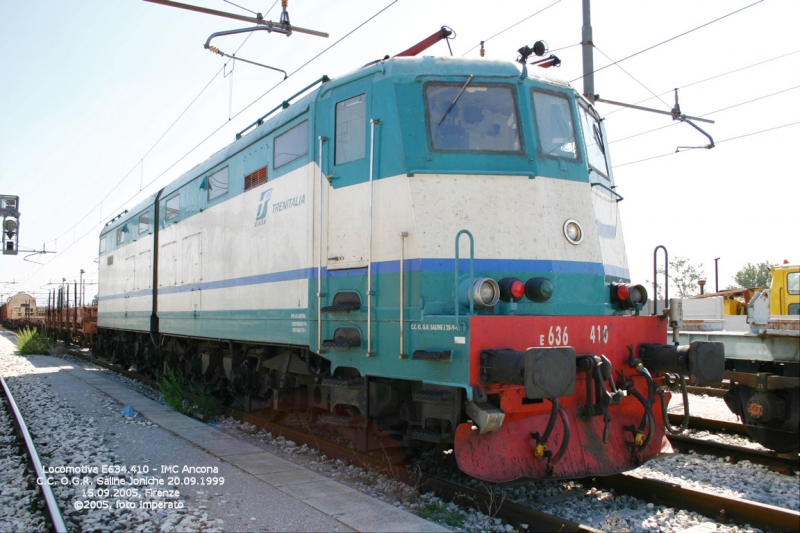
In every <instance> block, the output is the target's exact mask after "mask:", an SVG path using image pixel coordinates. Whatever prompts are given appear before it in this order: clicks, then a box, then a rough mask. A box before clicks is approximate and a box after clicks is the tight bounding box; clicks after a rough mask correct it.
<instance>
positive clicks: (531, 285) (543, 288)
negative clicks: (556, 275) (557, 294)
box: [525, 278, 553, 302]
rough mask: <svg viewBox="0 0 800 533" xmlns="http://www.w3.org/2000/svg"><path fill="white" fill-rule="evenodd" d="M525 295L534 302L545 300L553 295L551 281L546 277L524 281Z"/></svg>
mask: <svg viewBox="0 0 800 533" xmlns="http://www.w3.org/2000/svg"><path fill="white" fill-rule="evenodd" d="M525 296H527V297H528V299H529V300H531V301H534V302H546V301H547V300H549V299H550V297H551V296H553V282H552V281H550V280H549V279H547V278H531V279H529V280H528V281H527V282H526V283H525Z"/></svg>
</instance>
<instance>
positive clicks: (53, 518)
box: [0, 377, 67, 533]
mask: <svg viewBox="0 0 800 533" xmlns="http://www.w3.org/2000/svg"><path fill="white" fill-rule="evenodd" d="M0 385H2V388H3V393H4V400H5V401H4V402H3V404H4V406H5V408H6V409H7V410H8V412H9V414H10V415H11V417H12V418H13V420H14V427H15V428H16V432H17V435H18V437H19V439H20V440H21V441H22V442H24V444H25V450H26V452H27V458H28V462H29V463H30V464H31V465H32V466H33V470H34V472H36V477H37V478H38V479H46V477H47V476H45V474H44V469H43V468H42V461H41V460H40V459H39V454H38V453H37V451H36V446H35V445H34V443H33V438H32V437H31V434H30V432H29V431H28V426H27V424H26V423H25V419H24V418H23V417H22V413H21V412H20V410H19V407H17V403H16V401H14V396H13V394H11V390H10V389H9V388H8V384H7V383H6V381H5V379H3V378H2V377H0ZM37 486H38V494H39V495H40V496H41V498H42V499H43V500H44V502H45V507H46V509H47V513H46V514H45V518H48V517H49V523H50V526H51V527H52V528H53V530H55V531H57V532H59V533H61V532H66V531H67V526H66V524H65V523H64V518H63V517H62V515H61V510H60V509H59V507H58V503H57V502H56V498H55V495H54V494H53V491H52V490H51V489H50V486H49V485H48V484H47V483H42V484H38V483H37Z"/></svg>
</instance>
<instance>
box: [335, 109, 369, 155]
mask: <svg viewBox="0 0 800 533" xmlns="http://www.w3.org/2000/svg"><path fill="white" fill-rule="evenodd" d="M366 144H367V95H366V94H360V95H358V96H354V97H353V98H349V99H347V100H343V101H341V102H339V103H337V104H336V155H335V164H336V165H342V164H344V163H349V162H351V161H357V160H359V159H364V157H365V156H366Z"/></svg>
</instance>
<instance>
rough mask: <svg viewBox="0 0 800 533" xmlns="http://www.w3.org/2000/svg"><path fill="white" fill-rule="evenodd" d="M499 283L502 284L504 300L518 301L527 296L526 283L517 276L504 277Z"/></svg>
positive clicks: (502, 298)
mask: <svg viewBox="0 0 800 533" xmlns="http://www.w3.org/2000/svg"><path fill="white" fill-rule="evenodd" d="M497 284H498V285H499V286H500V299H501V300H503V301H504V302H518V301H519V300H520V299H521V298H522V297H523V296H525V284H524V283H522V282H521V281H520V280H519V279H517V278H503V279H501V280H500V281H498V282H497Z"/></svg>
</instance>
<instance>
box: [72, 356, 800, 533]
mask: <svg viewBox="0 0 800 533" xmlns="http://www.w3.org/2000/svg"><path fill="white" fill-rule="evenodd" d="M69 353H70V354H71V355H76V356H78V357H81V358H83V359H85V360H88V361H90V362H92V363H95V364H98V365H101V366H103V367H106V368H108V369H111V370H114V371H117V372H121V373H123V374H125V375H127V376H128V377H131V378H135V379H138V380H140V381H143V382H145V383H147V384H149V385H151V386H155V385H157V384H156V383H154V382H153V381H152V380H148V379H146V378H144V379H143V378H142V376H139V375H137V374H135V373H133V372H129V371H127V370H125V369H122V368H121V367H119V366H117V365H112V364H109V363H106V362H104V361H100V360H97V359H94V358H93V357H91V356H89V355H88V354H86V353H85V352H79V351H75V350H70V351H69ZM225 411H226V412H225V414H227V415H229V416H232V417H233V418H236V419H238V420H240V421H242V422H247V423H250V424H253V425H255V426H257V427H260V428H263V429H265V430H267V431H269V432H271V433H272V434H273V435H275V436H276V437H277V436H282V437H284V438H285V439H288V440H292V441H294V442H295V443H297V444H298V445H302V444H305V445H307V446H309V447H312V448H315V449H317V450H319V452H320V453H321V454H325V455H327V456H328V457H330V458H332V459H341V460H344V461H348V462H350V463H353V464H356V465H358V466H361V467H366V468H369V469H372V470H373V471H379V472H383V473H387V474H388V475H390V476H391V477H392V478H393V479H396V480H398V481H403V482H406V483H416V484H417V486H418V487H419V488H420V489H423V490H425V491H431V492H434V493H436V494H437V495H438V496H440V497H441V498H443V499H446V500H448V501H454V502H456V503H458V504H462V505H468V506H471V507H477V508H478V509H479V510H481V511H482V512H484V513H485V514H489V515H490V516H494V517H497V518H502V519H503V520H505V521H506V522H508V523H510V524H512V525H513V526H514V527H516V528H518V529H520V530H521V528H522V525H523V524H525V525H527V526H528V530H534V531H565V532H596V531H599V530H597V529H595V528H593V527H591V526H589V525H586V524H580V523H577V522H574V521H572V520H567V519H564V518H562V517H558V516H554V515H550V514H547V513H543V512H540V511H537V510H536V509H533V508H531V507H528V506H526V505H522V504H519V503H515V502H512V501H508V500H505V499H503V500H502V504H500V503H499V501H498V497H497V494H496V493H495V492H494V491H493V490H485V491H480V490H474V489H471V488H469V487H466V486H463V485H461V484H457V483H454V482H453V481H450V480H445V479H440V478H437V477H435V476H431V475H424V474H423V475H421V476H419V475H418V476H415V475H414V474H412V473H411V472H409V471H408V470H407V469H405V468H404V467H399V466H397V465H395V464H392V463H391V461H390V460H389V454H386V453H383V454H380V453H378V454H374V455H369V454H367V455H365V454H360V453H357V452H356V451H354V450H353V449H352V448H350V447H346V446H342V445H339V444H336V443H334V442H330V441H328V440H325V439H323V438H320V437H319V436H318V435H315V434H313V433H312V432H310V431H308V430H299V429H295V428H292V427H287V426H286V425H281V424H275V423H272V422H269V421H265V420H264V419H263V418H260V417H259V416H258V415H256V414H251V413H244V412H241V411H236V410H232V409H225ZM677 421H678V420H672V422H673V423H676V422H677ZM692 421H693V423H692V424H690V427H696V428H702V429H711V430H714V429H716V430H717V431H719V430H722V431H725V432H728V433H739V432H740V431H739V430H738V428H736V427H735V426H737V424H732V423H729V422H719V421H714V420H708V419H695V418H693V419H692ZM739 426H740V427H741V425H739ZM742 431H743V430H742ZM671 441H672V443H673V446H674V447H675V448H676V449H677V450H679V451H682V452H688V451H689V450H694V451H695V452H696V453H699V454H710V455H714V456H717V457H730V458H731V459H732V462H737V461H744V460H748V461H751V462H753V463H756V464H763V465H766V466H769V467H770V468H773V469H775V470H776V471H778V472H782V473H791V472H792V471H794V470H797V469H798V459H797V457H788V458H787V457H784V456H779V455H778V454H774V453H771V452H760V451H757V450H750V449H746V448H739V447H735V446H729V445H723V444H719V443H714V442H710V441H704V440H700V439H693V438H689V437H681V436H678V437H671ZM581 484H585V485H586V486H591V487H596V488H598V489H605V490H609V489H613V490H614V492H616V493H618V494H626V495H630V496H633V497H636V498H640V499H645V500H648V501H650V502H652V503H654V504H657V505H669V506H674V507H677V508H680V509H686V510H690V511H694V512H697V513H699V514H702V515H703V516H706V517H708V518H711V519H714V520H717V521H720V522H724V523H734V524H739V525H744V524H749V525H751V526H756V527H759V528H762V529H765V530H772V531H784V530H792V529H796V528H797V524H798V523H800V513H798V512H796V511H791V510H787V509H783V508H779V507H774V506H770V505H766V504H762V503H757V502H752V501H748V500H743V499H738V498H731V497H727V496H721V495H715V494H709V493H708V492H704V491H698V490H695V489H692V488H688V487H682V486H680V485H677V484H674V483H666V482H662V481H658V480H653V479H646V478H640V477H636V476H633V475H629V474H617V475H613V476H605V477H596V478H587V479H585V480H581ZM500 487H501V488H502V486H500ZM579 496H580V495H578V497H579Z"/></svg>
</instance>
